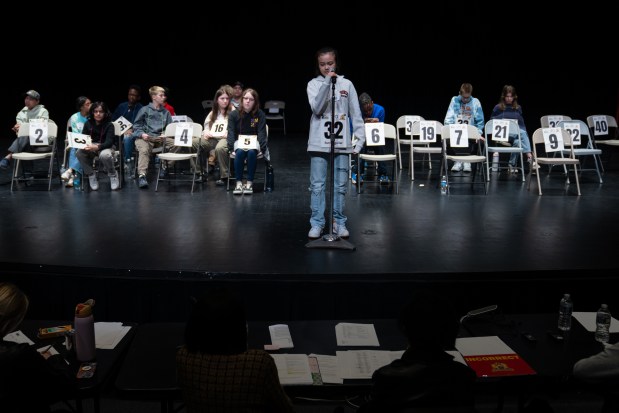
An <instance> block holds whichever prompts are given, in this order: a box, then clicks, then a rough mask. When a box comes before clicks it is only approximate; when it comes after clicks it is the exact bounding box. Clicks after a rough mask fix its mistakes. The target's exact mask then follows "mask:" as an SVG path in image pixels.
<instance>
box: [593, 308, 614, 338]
mask: <svg viewBox="0 0 619 413" xmlns="http://www.w3.org/2000/svg"><path fill="white" fill-rule="evenodd" d="M610 320H611V316H610V311H609V310H608V306H607V305H606V304H602V305H601V306H600V309H599V310H598V313H597V315H596V317H595V340H596V341H599V342H600V343H608V338H609V333H610Z"/></svg>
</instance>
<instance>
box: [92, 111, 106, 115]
mask: <svg viewBox="0 0 619 413" xmlns="http://www.w3.org/2000/svg"><path fill="white" fill-rule="evenodd" d="M97 113H100V114H102V115H105V111H104V110H95V111H94V114H95V115H96V114H97Z"/></svg>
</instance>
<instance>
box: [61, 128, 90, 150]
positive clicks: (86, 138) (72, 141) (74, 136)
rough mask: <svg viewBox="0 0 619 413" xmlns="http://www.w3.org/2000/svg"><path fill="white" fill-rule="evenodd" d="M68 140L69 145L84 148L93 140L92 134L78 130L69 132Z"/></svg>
mask: <svg viewBox="0 0 619 413" xmlns="http://www.w3.org/2000/svg"><path fill="white" fill-rule="evenodd" d="M67 140H68V141H69V146H70V147H71V148H76V149H83V148H85V147H86V145H90V144H91V142H92V140H91V138H90V135H84V134H82V133H77V132H67Z"/></svg>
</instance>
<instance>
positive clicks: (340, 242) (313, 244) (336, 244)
mask: <svg viewBox="0 0 619 413" xmlns="http://www.w3.org/2000/svg"><path fill="white" fill-rule="evenodd" d="M336 79H337V78H336V76H333V77H331V125H330V126H329V141H330V143H331V150H330V153H329V165H330V166H329V170H328V172H330V175H329V194H330V197H329V204H330V205H331V208H330V211H329V221H328V222H327V226H328V227H329V233H328V234H325V235H323V236H322V237H321V238H318V239H317V240H314V241H310V242H308V243H307V244H305V246H306V247H307V248H334V249H343V250H351V251H354V250H355V249H356V247H355V246H354V245H353V244H351V243H350V242H348V241H346V240H344V239H342V238H340V237H339V235H337V234H334V233H333V201H334V199H335V197H334V189H335V183H334V182H335V133H334V128H335V83H336Z"/></svg>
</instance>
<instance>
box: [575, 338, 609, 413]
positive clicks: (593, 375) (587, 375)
mask: <svg viewBox="0 0 619 413" xmlns="http://www.w3.org/2000/svg"><path fill="white" fill-rule="evenodd" d="M573 374H574V377H575V378H577V379H579V380H581V381H583V382H585V383H590V384H594V385H596V387H597V388H599V389H600V390H601V391H602V393H603V394H604V396H605V400H604V407H603V408H602V412H603V413H606V412H617V411H619V343H615V344H610V345H608V344H607V345H605V348H604V350H602V351H601V352H599V353H597V354H594V355H593V356H590V357H587V358H584V359H581V360H578V361H577V362H576V364H574V368H573Z"/></svg>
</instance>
